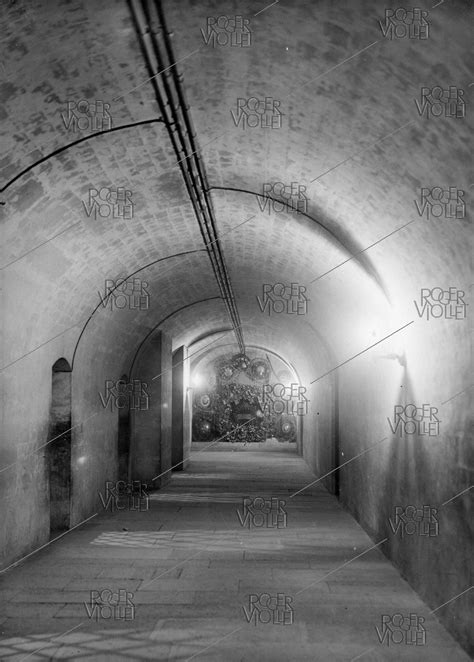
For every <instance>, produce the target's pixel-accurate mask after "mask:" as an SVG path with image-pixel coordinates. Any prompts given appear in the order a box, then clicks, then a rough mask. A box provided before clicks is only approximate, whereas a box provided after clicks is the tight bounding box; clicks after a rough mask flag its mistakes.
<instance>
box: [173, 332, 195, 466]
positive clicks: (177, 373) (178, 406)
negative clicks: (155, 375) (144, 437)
mask: <svg viewBox="0 0 474 662" xmlns="http://www.w3.org/2000/svg"><path fill="white" fill-rule="evenodd" d="M188 384H189V361H188V360H187V347H185V346H184V345H182V346H181V347H179V348H178V349H177V350H176V351H175V352H174V354H173V410H172V411H173V432H172V439H173V446H172V464H173V468H174V471H182V470H183V468H185V466H186V464H187V463H188V462H189V452H190V447H191V408H190V405H189V398H188V393H189V389H188Z"/></svg>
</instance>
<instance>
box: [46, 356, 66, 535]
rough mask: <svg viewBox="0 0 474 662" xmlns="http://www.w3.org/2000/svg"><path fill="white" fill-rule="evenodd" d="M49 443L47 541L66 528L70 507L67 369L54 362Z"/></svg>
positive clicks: (60, 361) (62, 363)
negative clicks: (48, 533)
mask: <svg viewBox="0 0 474 662" xmlns="http://www.w3.org/2000/svg"><path fill="white" fill-rule="evenodd" d="M51 395H52V397H51V413H50V429H49V440H50V443H49V444H48V446H47V449H48V453H47V458H48V471H49V513H50V517H49V522H50V526H49V529H50V537H51V538H54V537H55V536H57V535H58V534H60V533H61V532H63V531H67V530H68V529H69V527H70V507H71V367H70V365H69V363H68V362H67V361H66V359H63V358H62V359H58V360H57V361H56V363H55V364H54V365H53V369H52V393H51Z"/></svg>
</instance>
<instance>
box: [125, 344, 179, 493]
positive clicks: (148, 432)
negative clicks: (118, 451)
mask: <svg viewBox="0 0 474 662" xmlns="http://www.w3.org/2000/svg"><path fill="white" fill-rule="evenodd" d="M133 380H139V382H140V385H141V388H142V398H141V401H140V406H141V407H142V408H135V407H137V404H138V403H136V402H135V398H134V406H133V408H131V410H130V418H131V448H130V453H131V461H130V468H131V473H130V479H131V480H140V481H142V482H144V483H146V484H147V486H148V488H149V489H156V488H159V487H162V486H163V485H165V484H166V483H167V482H169V480H170V477H171V471H169V470H170V469H171V395H172V363H171V339H170V338H169V336H167V335H166V334H164V333H163V332H161V331H160V332H158V333H156V334H154V335H153V337H152V338H151V339H150V340H149V341H148V342H147V343H146V344H145V346H144V347H143V348H142V351H141V352H140V355H139V356H138V359H137V363H136V367H135V369H134V371H133ZM146 401H147V406H148V408H143V406H144V404H145V402H146ZM156 476H159V478H156V479H155V480H152V479H153V478H155V477H156Z"/></svg>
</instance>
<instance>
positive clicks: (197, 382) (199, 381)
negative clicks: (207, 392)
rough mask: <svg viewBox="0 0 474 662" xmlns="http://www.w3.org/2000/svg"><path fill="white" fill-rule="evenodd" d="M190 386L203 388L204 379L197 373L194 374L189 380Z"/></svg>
mask: <svg viewBox="0 0 474 662" xmlns="http://www.w3.org/2000/svg"><path fill="white" fill-rule="evenodd" d="M191 384H192V385H193V386H194V387H195V388H199V387H200V386H203V385H204V377H203V376H202V375H201V374H200V373H199V372H196V373H194V375H193V377H192V379H191Z"/></svg>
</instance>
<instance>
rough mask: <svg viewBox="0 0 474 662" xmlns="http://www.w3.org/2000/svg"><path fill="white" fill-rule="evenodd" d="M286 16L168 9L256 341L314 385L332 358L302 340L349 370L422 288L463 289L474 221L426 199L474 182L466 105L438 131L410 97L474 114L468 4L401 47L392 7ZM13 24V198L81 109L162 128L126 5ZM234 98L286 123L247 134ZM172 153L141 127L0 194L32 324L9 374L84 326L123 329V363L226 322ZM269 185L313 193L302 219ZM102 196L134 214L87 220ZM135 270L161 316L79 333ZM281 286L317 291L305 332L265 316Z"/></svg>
mask: <svg viewBox="0 0 474 662" xmlns="http://www.w3.org/2000/svg"><path fill="white" fill-rule="evenodd" d="M270 4H271V3H267V2H266V1H265V2H255V1H252V2H248V1H242V2H238V3H237V2H230V1H229V2H227V1H225V2H222V1H219V2H194V1H193V0H178V1H174V2H173V1H172V0H167V1H166V2H164V4H163V6H164V11H165V15H166V18H167V24H168V28H169V29H170V30H171V31H172V32H173V37H172V44H173V49H174V54H175V58H176V61H177V62H178V65H177V67H178V70H179V72H180V73H181V74H182V75H183V86H184V90H185V93H186V98H187V101H188V104H189V110H190V114H191V116H192V119H193V123H194V126H195V130H196V135H197V141H198V144H199V147H200V150H201V157H202V162H203V164H204V167H205V169H206V172H207V178H208V182H209V186H210V190H211V198H212V203H213V206H214V212H215V218H216V223H217V229H218V232H219V235H220V240H221V246H222V249H223V254H224V257H225V261H226V264H227V268H228V272H229V276H230V280H231V283H232V286H233V290H234V294H235V299H236V304H237V307H238V310H239V313H240V318H241V321H242V329H243V334H244V338H245V341H246V343H248V344H249V345H250V344H255V345H259V346H263V345H264V346H267V347H268V348H269V349H271V350H274V351H276V352H279V353H280V354H282V355H283V356H285V357H286V358H288V359H291V360H293V361H294V363H295V365H296V367H299V368H300V369H301V368H302V369H303V370H304V369H305V366H307V365H309V366H310V368H308V370H309V371H310V372H311V371H313V373H314V370H315V369H316V364H315V362H316V363H317V360H316V359H317V357H318V356H319V354H318V352H317V351H313V352H311V353H310V355H309V356H308V354H307V353H305V351H304V348H305V347H309V346H311V347H313V348H317V347H319V346H321V347H327V348H328V352H329V353H330V354H332V356H333V358H334V359H335V360H337V361H340V360H344V359H345V358H346V357H347V356H350V355H351V353H355V352H357V351H358V350H360V349H362V348H363V347H364V346H367V345H369V344H370V343H371V342H374V341H375V340H376V339H378V338H381V337H383V334H384V333H385V334H386V333H389V332H390V331H392V330H395V329H397V328H398V327H401V326H402V325H403V324H404V323H405V322H408V321H409V320H410V319H412V318H413V313H412V310H411V309H412V307H413V299H415V298H417V296H418V295H417V292H419V290H420V287H423V286H425V285H426V284H428V285H430V284H431V285H436V284H437V281H438V280H439V279H440V275H441V274H442V275H443V284H442V285H443V286H444V285H446V284H453V285H456V286H458V287H460V288H461V287H462V286H465V285H466V284H467V282H468V280H467V279H468V275H467V273H468V266H469V253H468V245H467V240H466V238H467V236H468V221H467V220H466V219H457V220H453V221H450V222H446V220H444V219H439V220H433V219H432V220H430V221H427V220H424V219H420V217H419V216H418V215H417V213H416V208H415V205H414V199H415V198H416V197H417V195H418V192H419V188H420V187H423V186H429V187H432V186H444V187H446V186H449V185H452V186H457V187H458V188H459V189H463V190H465V191H467V192H468V193H467V195H468V196H469V195H470V193H469V191H472V189H470V188H469V187H470V184H471V182H470V180H469V176H468V174H466V173H467V171H468V167H467V166H468V164H469V149H468V145H467V136H468V135H469V124H470V122H471V119H470V113H469V111H468V113H467V116H466V118H464V120H462V121H459V120H456V119H452V118H451V119H449V118H448V119H447V118H432V119H430V120H426V119H425V118H423V117H420V116H419V114H418V111H417V108H416V105H415V102H414V100H415V99H419V98H420V90H421V88H422V87H423V86H429V87H432V86H433V85H440V86H442V87H448V86H449V85H455V86H457V87H458V88H462V89H463V90H465V97H466V102H467V104H468V108H469V100H470V95H471V90H472V89H473V88H472V87H469V84H470V82H471V79H470V74H469V71H468V62H467V57H466V54H467V53H468V52H469V38H470V30H469V24H468V21H467V7H468V5H467V4H465V3H461V2H456V1H445V2H441V3H438V6H436V7H434V8H433V9H431V10H430V38H429V39H427V40H403V39H395V40H390V39H385V38H383V36H382V34H381V31H380V28H379V25H378V23H377V21H378V20H379V19H380V20H382V19H383V14H384V11H385V5H384V3H381V2H376V1H375V0H357V1H356V2H350V3H349V2H329V1H319V0H316V1H315V0H312V1H309V0H308V1H304V0H296V1H295V0H291V1H290V0H286V1H281V2H277V3H275V4H273V5H271V6H269V5H270ZM433 4H435V2H434V0H433ZM427 8H428V7H427ZM263 10H264V11H263ZM2 11H3V12H4V14H5V13H7V14H8V16H7V18H8V21H6V22H5V24H6V25H7V30H6V32H5V33H4V34H3V35H2V43H1V48H2V53H3V55H2V59H3V71H2V72H1V75H2V80H1V81H0V91H1V105H0V119H1V122H2V124H3V131H2V133H3V134H4V139H3V141H4V142H3V146H2V150H1V155H0V184H1V186H0V187H4V186H5V185H6V184H7V183H8V182H9V181H10V180H12V179H13V178H15V177H16V176H17V175H18V173H20V172H21V171H23V170H25V169H27V168H28V167H29V166H30V165H32V164H34V163H36V162H38V161H40V160H41V159H42V158H43V157H44V156H46V155H47V154H49V153H52V152H54V151H55V150H58V149H59V148H61V147H64V146H65V145H67V144H69V143H71V142H73V141H74V140H77V139H78V138H79V137H82V136H83V135H86V134H85V133H72V132H71V131H69V130H68V129H67V128H66V126H65V123H64V121H63V118H62V113H65V111H66V104H67V102H68V101H79V100H80V99H86V100H89V101H90V102H95V101H96V100H102V101H103V102H104V103H109V104H110V114H111V116H112V119H113V126H114V127H119V126H122V125H130V124H134V123H138V122H143V121H145V120H151V119H157V118H159V117H160V113H159V109H158V105H157V102H156V100H155V97H154V93H153V88H152V86H151V83H150V82H149V81H148V80H147V79H148V72H147V70H146V66H145V62H144V59H143V55H142V53H141V51H140V48H139V42H138V39H137V34H136V32H135V29H134V27H133V23H132V20H131V15H130V8H129V6H128V4H127V2H126V1H125V0H101V1H100V2H97V1H96V0H84V1H83V2H80V1H77V2H74V3H72V2H68V1H64V0H39V1H38V2H37V3H32V2H23V4H21V3H20V2H18V3H15V4H13V3H12V4H11V5H10V6H9V4H8V3H7V2H5V3H4V5H3V6H2ZM221 14H222V15H236V14H237V15H242V16H246V17H249V19H250V27H251V30H252V42H251V45H250V47H247V48H235V47H234V48H231V47H225V46H222V47H215V48H213V47H212V46H210V45H205V44H204V42H203V37H202V34H201V28H202V29H203V30H205V28H206V21H207V17H209V16H219V15H221ZM460 16H465V17H466V21H465V30H464V31H463V30H462V28H461V24H462V21H461V20H460ZM454 25H456V30H454ZM453 35H455V37H454V36H453ZM239 97H241V98H249V97H257V98H264V97H272V98H273V99H276V100H279V101H280V108H281V111H282V112H283V119H282V126H281V128H278V129H257V128H255V129H247V130H242V128H241V127H240V126H238V127H236V126H235V125H234V122H233V119H232V115H231V110H233V111H234V112H236V107H237V98H239ZM176 160H177V159H176V156H175V154H174V152H173V149H172V146H171V142H170V139H169V136H168V134H167V131H166V128H165V126H164V124H163V123H161V122H154V123H148V124H141V125H139V126H130V127H128V128H124V129H123V130H120V131H114V132H111V133H110V134H108V135H101V136H97V137H95V138H93V139H91V140H87V141H84V142H82V143H81V144H78V145H76V146H74V147H72V148H71V149H68V150H66V151H63V152H62V153H60V154H58V155H56V156H54V157H52V158H51V159H48V160H46V161H44V162H42V163H40V164H38V165H37V166H36V167H34V168H32V169H31V170H29V171H28V172H27V173H26V174H24V175H23V176H21V177H19V178H18V179H17V180H16V181H14V182H13V183H12V184H11V185H9V186H8V187H7V188H6V189H5V190H4V191H3V192H2V193H1V195H0V201H1V202H2V205H1V206H0V214H1V222H2V228H3V230H2V232H3V235H4V237H5V240H6V241H5V247H4V251H3V258H2V264H3V265H5V264H7V265H9V266H8V267H7V268H6V269H5V270H4V291H5V297H6V299H7V305H8V307H9V309H10V310H14V311H15V313H14V314H13V315H12V316H11V319H10V320H8V321H5V322H4V329H5V331H6V333H7V336H9V337H10V338H11V339H12V340H11V342H10V343H9V344H8V345H7V346H6V347H5V355H4V357H3V361H2V363H3V365H7V364H10V363H12V362H14V361H16V360H17V359H18V358H19V357H22V356H24V355H28V353H30V352H32V351H33V350H36V348H37V347H40V346H41V345H43V343H46V342H47V341H50V339H53V338H55V339H57V338H59V337H60V338H61V343H62V344H61V347H62V349H63V350H64V351H63V353H64V355H65V356H67V357H68V358H69V359H72V356H73V353H74V351H75V348H76V347H77V345H78V340H79V337H80V335H81V331H83V336H85V335H87V334H91V333H96V334H101V336H102V337H105V338H107V346H108V347H113V353H114V356H115V362H116V361H117V360H119V361H120V362H122V361H123V365H121V369H122V370H121V371H124V370H127V368H128V366H129V365H130V362H131V360H132V359H133V356H134V355H135V353H136V351H137V348H138V346H139V345H140V343H141V342H142V340H143V338H144V337H145V336H146V335H147V334H148V333H149V332H150V331H151V330H152V329H153V328H154V327H156V326H157V325H159V324H160V322H162V323H163V326H160V328H165V329H166V330H167V331H168V332H170V333H171V334H172V335H173V337H174V343H175V346H178V345H179V344H182V343H183V342H184V343H186V344H191V343H193V342H194V341H195V340H197V339H201V342H204V340H202V339H205V338H206V337H207V336H208V334H213V333H215V332H222V331H224V330H226V329H230V328H231V324H230V319H229V316H228V314H227V310H226V307H225V305H224V302H223V300H222V299H221V298H220V292H219V288H218V285H217V283H216V281H215V279H214V276H213V273H212V269H211V265H210V262H209V259H208V257H207V255H206V252H205V250H204V243H203V240H202V237H201V234H200V232H199V228H198V224H197V222H196V218H195V216H194V213H193V209H192V206H191V203H190V201H189V198H188V195H187V192H186V188H185V186H184V183H183V179H182V176H181V173H180V171H179V167H178V166H177V165H176ZM274 181H281V182H284V183H290V182H297V183H298V184H300V185H304V186H306V195H307V197H308V199H309V202H308V208H307V214H306V215H296V214H295V213H285V212H279V213H275V212H271V213H269V212H268V211H267V210H265V211H263V212H262V211H261V210H260V208H259V206H258V201H257V197H256V195H255V194H257V193H261V191H262V186H263V184H264V183H265V182H274ZM102 186H109V187H119V186H123V187H125V188H126V189H129V190H130V191H132V196H133V203H134V214H133V218H131V219H100V218H98V219H97V220H94V219H93V218H87V216H86V215H85V213H84V207H83V202H87V197H88V192H89V189H90V188H97V189H99V188H100V187H102ZM404 226H405V227H404ZM397 230H398V231H397ZM395 231H397V232H395ZM392 233H393V234H392ZM388 235H390V236H388ZM384 237H386V238H385V239H383V238H384ZM382 239H383V241H380V242H379V243H376V242H378V241H379V240H382ZM375 243H376V245H374V246H373V247H372V248H369V249H368V250H366V251H364V252H361V253H360V254H359V255H357V256H356V257H355V258H354V259H352V260H350V261H349V262H347V263H346V264H343V265H342V266H340V267H338V268H337V269H335V270H334V271H331V272H330V273H328V274H326V275H324V276H323V277H322V278H319V279H318V280H315V281H314V282H313V283H312V284H310V281H312V280H314V279H316V278H318V276H321V275H323V274H325V273H326V272H328V271H329V270H331V269H333V268H334V267H336V266H337V265H340V264H341V263H343V262H344V261H345V260H347V259H348V258H350V257H351V255H354V254H356V253H358V252H360V251H363V249H365V248H367V247H369V246H371V245H372V244H375ZM136 272H137V273H139V274H140V276H141V277H142V278H143V279H144V280H146V281H147V282H148V283H149V291H150V302H151V305H150V308H149V309H148V310H143V311H138V312H137V311H128V310H123V311H118V310H115V311H113V312H111V311H103V310H99V311H98V312H97V313H96V314H95V316H94V319H93V320H92V321H91V322H90V323H89V324H88V326H87V328H86V329H83V327H84V323H85V321H86V320H87V319H88V318H89V316H90V315H91V313H92V311H93V310H94V309H95V308H96V306H97V304H98V301H99V299H98V291H103V288H104V280H105V279H106V278H111V279H114V278H116V277H117V276H118V275H119V274H132V273H136ZM276 282H283V283H291V282H296V283H300V284H303V285H305V286H307V287H308V296H309V298H310V304H309V306H308V315H307V316H306V317H305V318H304V319H295V318H292V317H291V318H288V316H282V315H280V316H273V317H271V318H269V317H268V316H265V315H262V313H261V311H260V310H259V308H258V304H257V301H256V295H257V294H261V291H262V285H263V284H264V283H276ZM20 320H23V323H20ZM25 320H27V322H26V323H25ZM73 325H75V326H73ZM208 337H209V338H210V339H212V337H213V336H212V335H209V336H208ZM231 337H232V334H231V333H230V334H229V335H228V336H227V339H226V342H228V341H229V338H231ZM36 351H39V350H36ZM315 357H316V358H315ZM310 372H309V373H308V375H307V376H310Z"/></svg>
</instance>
